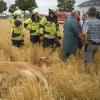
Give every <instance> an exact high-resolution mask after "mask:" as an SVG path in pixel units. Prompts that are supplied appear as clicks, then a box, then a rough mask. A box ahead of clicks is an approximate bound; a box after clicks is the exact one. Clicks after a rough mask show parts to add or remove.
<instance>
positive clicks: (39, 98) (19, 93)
mask: <svg viewBox="0 0 100 100" xmlns="http://www.w3.org/2000/svg"><path fill="white" fill-rule="evenodd" d="M9 28H10V26H9V21H7V20H0V56H1V57H0V61H1V62H5V61H11V62H15V61H22V62H27V63H32V64H33V65H38V64H39V62H40V58H41V57H44V56H45V57H46V58H47V59H46V61H45V62H46V63H43V64H42V65H41V66H39V67H38V69H39V71H41V72H42V73H43V74H44V76H45V77H46V79H47V81H48V83H49V88H48V89H47V90H45V88H44V87H43V85H42V84H41V83H40V82H38V81H36V80H34V79H31V78H28V79H23V82H22V84H18V85H16V86H13V87H9V91H10V92H9V95H7V98H6V99H5V100H100V57H99V55H100V53H98V54H97V56H96V59H95V61H94V62H95V63H94V65H93V66H91V67H92V68H93V69H92V71H91V73H90V74H86V73H85V67H84V64H83V62H82V60H81V59H79V58H78V57H77V58H71V59H70V60H69V61H67V62H66V63H64V62H63V61H62V60H61V54H60V51H59V50H57V51H56V52H52V50H50V49H48V50H45V51H44V50H43V48H42V47H41V46H39V45H35V46H33V45H31V43H30V41H29V35H28V33H27V31H24V32H25V46H24V47H22V48H21V49H18V48H14V47H13V46H12V45H11V41H10V30H9Z"/></svg>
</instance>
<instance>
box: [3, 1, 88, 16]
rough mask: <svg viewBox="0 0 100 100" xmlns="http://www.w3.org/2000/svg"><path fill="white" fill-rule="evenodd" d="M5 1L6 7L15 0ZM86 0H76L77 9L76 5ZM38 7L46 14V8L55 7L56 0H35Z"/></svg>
mask: <svg viewBox="0 0 100 100" xmlns="http://www.w3.org/2000/svg"><path fill="white" fill-rule="evenodd" d="M4 1H6V2H7V4H8V7H9V6H10V5H11V4H13V3H14V1H15V0H4ZM85 1H87V0H76V3H75V8H76V9H77V7H76V6H77V5H79V4H80V3H82V2H85ZM36 3H37V5H38V7H39V8H40V12H42V13H45V14H48V9H49V8H51V9H52V8H53V9H56V7H57V0H36Z"/></svg>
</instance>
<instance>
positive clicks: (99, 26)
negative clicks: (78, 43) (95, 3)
mask: <svg viewBox="0 0 100 100" xmlns="http://www.w3.org/2000/svg"><path fill="white" fill-rule="evenodd" d="M82 32H83V33H87V34H88V40H89V41H90V40H92V41H94V42H96V43H100V20H99V19H97V18H95V17H94V18H91V19H87V20H86V21H85V23H84V25H83V29H82Z"/></svg>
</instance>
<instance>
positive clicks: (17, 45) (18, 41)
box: [12, 40, 24, 48]
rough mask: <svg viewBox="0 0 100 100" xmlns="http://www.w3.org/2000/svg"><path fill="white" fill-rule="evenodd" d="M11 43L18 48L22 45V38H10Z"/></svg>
mask: <svg viewBox="0 0 100 100" xmlns="http://www.w3.org/2000/svg"><path fill="white" fill-rule="evenodd" d="M12 44H13V46H15V47H18V48H20V47H21V46H23V45H24V40H12Z"/></svg>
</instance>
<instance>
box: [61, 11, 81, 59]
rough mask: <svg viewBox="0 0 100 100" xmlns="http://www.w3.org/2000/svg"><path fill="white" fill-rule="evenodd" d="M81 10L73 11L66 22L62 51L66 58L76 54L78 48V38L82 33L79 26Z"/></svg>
mask: <svg viewBox="0 0 100 100" xmlns="http://www.w3.org/2000/svg"><path fill="white" fill-rule="evenodd" d="M79 17H80V12H79V11H73V12H72V14H71V16H69V17H68V19H67V20H66V22H65V24H64V38H63V44H62V51H63V56H64V59H67V58H68V57H70V56H71V55H75V54H76V51H77V49H78V38H79V35H80V32H81V31H80V27H79V26H78V20H77V19H78V18H79Z"/></svg>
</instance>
